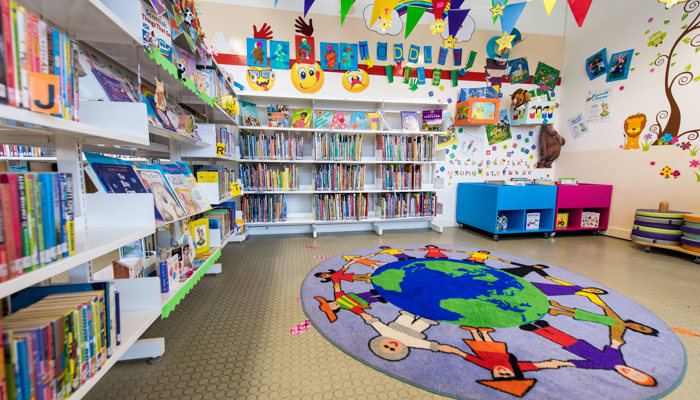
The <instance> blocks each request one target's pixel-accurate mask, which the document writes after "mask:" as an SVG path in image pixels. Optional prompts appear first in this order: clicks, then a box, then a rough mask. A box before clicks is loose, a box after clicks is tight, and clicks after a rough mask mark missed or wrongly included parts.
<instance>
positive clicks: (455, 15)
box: [447, 9, 469, 37]
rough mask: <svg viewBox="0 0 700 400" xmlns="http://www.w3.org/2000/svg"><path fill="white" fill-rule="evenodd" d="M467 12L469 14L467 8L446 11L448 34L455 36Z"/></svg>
mask: <svg viewBox="0 0 700 400" xmlns="http://www.w3.org/2000/svg"><path fill="white" fill-rule="evenodd" d="M467 14H469V9H466V10H450V11H448V12H447V31H448V33H449V34H450V36H452V37H457V32H458V31H459V28H461V27H462V22H464V20H465V19H466V18H467Z"/></svg>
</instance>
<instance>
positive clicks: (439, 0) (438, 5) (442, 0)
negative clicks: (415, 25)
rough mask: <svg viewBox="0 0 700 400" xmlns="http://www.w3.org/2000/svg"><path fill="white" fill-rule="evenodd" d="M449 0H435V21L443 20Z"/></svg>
mask: <svg viewBox="0 0 700 400" xmlns="http://www.w3.org/2000/svg"><path fill="white" fill-rule="evenodd" d="M447 3H449V1H447V0H433V15H434V16H435V19H443V18H442V16H443V15H444V14H445V7H447Z"/></svg>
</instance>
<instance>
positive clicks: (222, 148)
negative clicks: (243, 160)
mask: <svg viewBox="0 0 700 400" xmlns="http://www.w3.org/2000/svg"><path fill="white" fill-rule="evenodd" d="M216 146H217V147H216V155H217V156H223V157H230V158H234V157H235V156H236V153H235V149H236V134H235V132H234V131H232V130H230V129H229V128H228V127H226V126H219V129H217V130H216Z"/></svg>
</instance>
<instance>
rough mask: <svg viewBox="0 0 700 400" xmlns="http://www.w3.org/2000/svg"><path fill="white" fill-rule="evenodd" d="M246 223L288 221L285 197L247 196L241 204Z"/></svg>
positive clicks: (268, 195) (267, 195)
mask: <svg viewBox="0 0 700 400" xmlns="http://www.w3.org/2000/svg"><path fill="white" fill-rule="evenodd" d="M241 208H242V209H243V219H244V220H245V221H246V222H282V221H286V220H287V201H286V199H285V196H284V195H276V194H275V195H270V194H263V195H245V196H243V200H242V203H241Z"/></svg>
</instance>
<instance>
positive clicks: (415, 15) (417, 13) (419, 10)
mask: <svg viewBox="0 0 700 400" xmlns="http://www.w3.org/2000/svg"><path fill="white" fill-rule="evenodd" d="M425 10H426V9H425V8H423V7H416V6H408V7H406V36H405V37H406V38H408V35H410V34H411V32H413V28H415V27H416V25H418V21H420V19H421V17H423V13H425Z"/></svg>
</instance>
